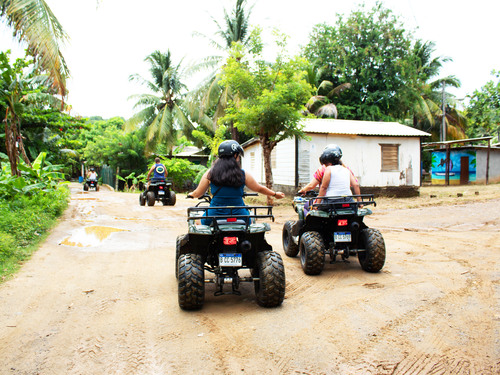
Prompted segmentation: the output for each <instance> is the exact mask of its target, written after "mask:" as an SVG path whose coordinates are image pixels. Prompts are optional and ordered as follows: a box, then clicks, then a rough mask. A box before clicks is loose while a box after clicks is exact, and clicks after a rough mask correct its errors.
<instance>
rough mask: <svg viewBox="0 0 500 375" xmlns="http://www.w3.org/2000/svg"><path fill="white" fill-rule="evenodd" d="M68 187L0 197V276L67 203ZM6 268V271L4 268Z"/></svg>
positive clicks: (24, 255)
mask: <svg viewBox="0 0 500 375" xmlns="http://www.w3.org/2000/svg"><path fill="white" fill-rule="evenodd" d="M68 198H69V189H68V188H67V187H66V186H61V187H59V188H57V189H56V190H50V191H44V190H38V191H36V192H32V194H30V195H27V194H16V195H14V197H13V198H12V199H9V200H7V199H0V275H2V276H3V274H4V273H5V272H13V271H14V270H15V269H16V267H17V266H18V264H19V262H20V261H22V260H25V259H26V258H28V257H29V256H30V255H31V252H32V251H33V250H34V249H36V247H35V246H33V245H36V244H37V243H38V242H39V240H40V239H41V238H43V235H44V234H45V233H46V232H47V231H48V230H49V229H50V228H51V227H52V226H53V225H54V223H55V221H56V219H57V218H58V217H59V216H60V215H61V214H62V213H63V212H64V209H65V208H66V207H67V205H68ZM5 270H7V271H5Z"/></svg>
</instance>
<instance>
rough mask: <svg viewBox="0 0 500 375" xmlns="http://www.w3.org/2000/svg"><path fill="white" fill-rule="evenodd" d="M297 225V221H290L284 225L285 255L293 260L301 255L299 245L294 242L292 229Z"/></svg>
mask: <svg viewBox="0 0 500 375" xmlns="http://www.w3.org/2000/svg"><path fill="white" fill-rule="evenodd" d="M295 223H296V221H291V220H288V221H287V222H285V224H284V225H283V237H282V242H283V250H285V254H286V255H288V256H289V257H291V258H293V257H296V256H297V254H298V253H299V245H297V244H296V243H295V242H294V241H293V236H292V227H293V225H294V224H295Z"/></svg>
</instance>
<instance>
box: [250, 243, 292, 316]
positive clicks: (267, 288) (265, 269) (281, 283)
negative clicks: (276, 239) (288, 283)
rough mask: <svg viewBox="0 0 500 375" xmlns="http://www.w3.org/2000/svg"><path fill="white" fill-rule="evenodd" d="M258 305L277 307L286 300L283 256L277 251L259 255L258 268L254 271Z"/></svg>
mask: <svg viewBox="0 0 500 375" xmlns="http://www.w3.org/2000/svg"><path fill="white" fill-rule="evenodd" d="M252 271H253V272H252V274H253V275H254V277H258V278H259V280H258V281H254V287H255V296H256V297H257V303H258V304H259V305H260V306H263V307H276V306H279V305H281V304H282V303H283V299H284V298H285V267H284V266H283V260H282V259H281V256H280V255H279V254H278V253H277V252H275V251H263V252H260V253H258V254H257V266H256V268H255V269H254V270H252Z"/></svg>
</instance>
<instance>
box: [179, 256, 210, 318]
mask: <svg viewBox="0 0 500 375" xmlns="http://www.w3.org/2000/svg"><path fill="white" fill-rule="evenodd" d="M178 269H179V280H178V298H179V306H180V307H181V309H183V310H196V309H201V308H202V307H203V302H204V300H205V271H204V269H203V259H202V257H201V255H199V254H182V255H181V256H180V257H179V261H178Z"/></svg>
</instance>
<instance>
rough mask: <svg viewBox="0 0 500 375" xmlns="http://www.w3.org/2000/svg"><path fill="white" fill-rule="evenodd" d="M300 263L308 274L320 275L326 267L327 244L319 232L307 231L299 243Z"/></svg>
mask: <svg viewBox="0 0 500 375" xmlns="http://www.w3.org/2000/svg"><path fill="white" fill-rule="evenodd" d="M299 251H300V264H301V266H302V269H303V270H304V272H305V274H306V275H319V274H320V273H321V271H323V268H324V267H325V244H324V242H323V237H321V234H319V233H318V232H305V233H304V234H303V235H302V237H301V238H300V243H299Z"/></svg>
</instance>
